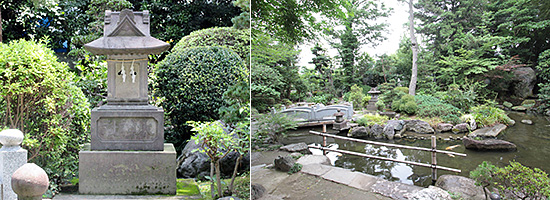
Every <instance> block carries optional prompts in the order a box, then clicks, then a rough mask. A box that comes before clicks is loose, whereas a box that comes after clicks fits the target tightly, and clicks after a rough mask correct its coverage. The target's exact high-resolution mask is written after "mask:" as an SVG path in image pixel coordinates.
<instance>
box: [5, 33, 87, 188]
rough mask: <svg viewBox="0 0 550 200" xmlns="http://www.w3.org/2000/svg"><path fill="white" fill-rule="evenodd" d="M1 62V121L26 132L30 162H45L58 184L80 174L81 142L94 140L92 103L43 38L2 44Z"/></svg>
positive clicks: (24, 141)
mask: <svg viewBox="0 0 550 200" xmlns="http://www.w3.org/2000/svg"><path fill="white" fill-rule="evenodd" d="M0 66H1V67H0V84H1V85H2V87H1V88H0V95H1V97H0V113H1V114H2V115H1V116H2V117H1V118H0V122H1V126H4V127H6V126H7V127H10V128H17V129H19V130H21V131H22V132H23V133H24V134H25V139H24V140H23V147H24V148H25V149H27V150H28V151H29V162H33V163H36V164H37V165H39V166H41V167H42V168H44V170H45V171H46V173H48V177H50V181H51V183H52V186H53V187H52V188H56V187H55V186H56V185H57V184H58V183H60V182H61V181H62V180H64V179H70V178H72V177H74V176H76V172H77V171H78V152H79V150H80V145H81V144H83V143H85V142H87V141H88V140H89V137H88V127H89V126H90V124H89V123H90V109H89V107H90V104H89V103H88V100H87V99H86V98H85V97H84V94H83V93H82V91H81V90H80V89H79V88H78V87H76V86H75V85H74V84H73V80H74V77H73V75H74V74H73V73H71V72H69V68H68V67H67V65H66V64H64V63H60V62H58V61H57V58H56V56H55V55H54V52H53V51H52V50H50V49H48V48H47V47H46V45H45V44H43V43H42V42H41V43H36V42H34V41H25V40H17V41H11V42H10V43H9V44H5V43H2V44H0ZM53 192H55V191H53Z"/></svg>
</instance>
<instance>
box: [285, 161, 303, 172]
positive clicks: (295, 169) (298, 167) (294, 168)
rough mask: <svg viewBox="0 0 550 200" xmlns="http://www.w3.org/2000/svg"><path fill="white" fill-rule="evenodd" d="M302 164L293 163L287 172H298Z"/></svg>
mask: <svg viewBox="0 0 550 200" xmlns="http://www.w3.org/2000/svg"><path fill="white" fill-rule="evenodd" d="M302 167H303V166H302V164H300V163H294V165H292V167H291V168H290V170H288V172H287V173H288V174H294V173H296V172H299V171H300V170H302Z"/></svg>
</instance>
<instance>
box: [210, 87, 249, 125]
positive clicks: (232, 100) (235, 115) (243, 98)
mask: <svg viewBox="0 0 550 200" xmlns="http://www.w3.org/2000/svg"><path fill="white" fill-rule="evenodd" d="M222 99H223V100H224V101H225V104H226V106H222V107H220V109H219V110H218V113H219V114H220V116H221V119H222V120H223V121H224V122H226V123H230V124H237V123H238V122H245V121H247V122H248V121H249V119H250V86H249V84H248V80H244V81H240V82H238V83H236V84H235V85H232V86H231V87H229V88H228V89H227V91H225V92H224V93H223V96H222Z"/></svg>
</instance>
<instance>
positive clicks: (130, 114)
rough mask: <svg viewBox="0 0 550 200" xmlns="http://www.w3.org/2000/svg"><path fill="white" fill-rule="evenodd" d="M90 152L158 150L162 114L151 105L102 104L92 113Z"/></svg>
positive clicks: (162, 127) (160, 148)
mask: <svg viewBox="0 0 550 200" xmlns="http://www.w3.org/2000/svg"><path fill="white" fill-rule="evenodd" d="M91 121H92V122H91V125H92V126H91V132H92V137H91V139H92V142H91V143H92V146H91V150H137V151H162V150H163V148H164V146H163V145H164V111H163V110H162V108H157V107H155V106H151V105H147V106H139V105H132V106H129V105H126V106H114V105H105V106H101V107H99V108H94V109H93V110H92V119H91Z"/></svg>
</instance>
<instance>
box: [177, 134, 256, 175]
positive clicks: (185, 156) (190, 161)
mask: <svg viewBox="0 0 550 200" xmlns="http://www.w3.org/2000/svg"><path fill="white" fill-rule="evenodd" d="M199 148H201V147H200V143H199V144H195V141H194V140H190V141H189V142H188V143H187V144H186V145H185V147H184V148H183V150H182V152H181V155H180V156H179V157H178V159H177V161H178V168H177V170H176V171H177V175H178V177H179V178H203V177H206V176H210V158H209V157H208V155H206V153H201V152H200V151H194V152H193V150H195V149H199ZM239 155H240V154H239V153H237V152H231V153H229V154H228V155H227V156H226V157H225V158H223V159H221V160H220V170H221V172H222V176H223V177H230V176H231V175H232V174H233V169H234V167H235V163H236V162H237V158H238V157H239ZM249 163H250V153H247V154H245V155H244V156H243V157H242V159H241V161H240V162H239V168H238V170H239V173H242V172H245V171H248V170H249V168H250V164H249Z"/></svg>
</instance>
